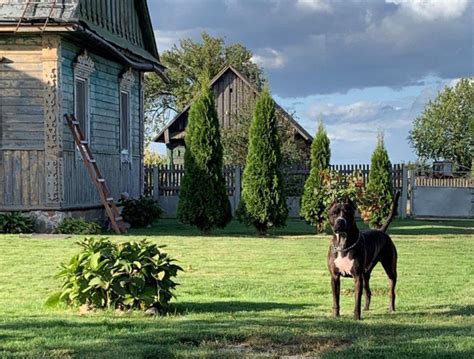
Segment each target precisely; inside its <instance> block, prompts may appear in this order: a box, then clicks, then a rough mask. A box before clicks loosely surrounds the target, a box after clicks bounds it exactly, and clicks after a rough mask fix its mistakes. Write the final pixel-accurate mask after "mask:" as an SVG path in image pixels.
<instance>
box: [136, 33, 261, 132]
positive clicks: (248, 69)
mask: <svg viewBox="0 0 474 359" xmlns="http://www.w3.org/2000/svg"><path fill="white" fill-rule="evenodd" d="M252 57H253V54H252V52H251V51H250V50H248V49H247V48H246V47H245V46H243V45H241V44H230V45H228V44H226V43H225V42H224V39H223V38H219V37H212V36H211V35H209V34H207V33H205V32H204V33H202V35H201V42H195V41H193V40H191V39H183V40H181V41H180V44H179V46H176V45H175V46H173V47H172V48H171V49H170V50H167V51H164V52H163V53H162V54H161V56H160V59H161V62H162V63H163V64H164V65H165V66H166V67H167V76H168V78H169V80H170V81H169V83H165V82H164V81H163V80H161V79H160V78H159V77H158V76H156V75H155V74H150V75H147V76H146V77H145V135H146V136H145V137H146V138H147V139H150V138H151V137H152V136H154V135H156V133H157V132H158V130H159V129H160V128H161V127H162V126H163V124H164V122H165V120H166V119H168V118H170V117H171V116H172V114H173V113H176V112H180V111H181V110H182V109H183V108H184V107H185V106H186V105H188V104H189V103H191V100H192V99H193V98H194V96H195V95H196V94H197V93H198V92H199V90H200V89H201V87H202V82H201V80H200V78H201V76H202V75H203V74H204V73H205V74H208V76H210V77H211V78H212V77H214V76H216V75H217V74H218V73H219V71H220V70H221V69H222V68H224V66H226V65H232V66H234V67H235V68H236V69H237V70H239V71H240V72H242V73H243V74H244V75H245V76H246V77H247V78H248V79H249V80H250V81H251V82H252V83H253V84H254V85H255V86H257V88H260V87H261V86H262V84H263V82H264V79H263V71H262V69H261V68H260V67H259V66H258V65H257V64H255V63H254V62H252Z"/></svg>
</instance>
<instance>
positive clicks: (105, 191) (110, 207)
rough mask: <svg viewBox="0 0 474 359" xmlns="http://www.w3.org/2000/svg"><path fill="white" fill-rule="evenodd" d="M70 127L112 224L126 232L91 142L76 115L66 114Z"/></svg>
mask: <svg viewBox="0 0 474 359" xmlns="http://www.w3.org/2000/svg"><path fill="white" fill-rule="evenodd" d="M64 118H65V119H66V122H67V124H68V125H69V128H70V129H71V132H72V135H73V137H74V142H75V143H76V146H77V148H78V149H79V151H80V153H81V156H82V160H83V162H84V165H85V166H86V169H87V172H89V175H90V177H91V179H92V182H93V183H94V185H95V187H96V188H97V192H99V197H100V201H101V203H102V205H103V206H104V208H105V213H106V214H107V217H108V218H109V220H110V226H111V227H112V229H113V230H114V231H115V233H117V234H121V233H126V232H127V227H126V225H125V222H124V221H123V218H122V216H120V212H119V210H118V208H117V206H116V205H115V202H114V199H113V197H112V196H111V193H110V189H109V187H108V186H107V182H106V181H105V178H104V177H102V174H101V173H100V170H99V167H98V166H97V162H96V160H95V159H94V157H93V155H92V151H91V149H90V147H89V143H88V142H87V141H86V140H85V139H84V135H83V133H82V131H81V128H80V127H79V121H77V120H76V118H75V117H74V115H64Z"/></svg>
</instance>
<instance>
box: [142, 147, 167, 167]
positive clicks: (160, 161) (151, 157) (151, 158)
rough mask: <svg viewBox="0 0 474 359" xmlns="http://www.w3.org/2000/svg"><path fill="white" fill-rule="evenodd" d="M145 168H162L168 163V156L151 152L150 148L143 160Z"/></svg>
mask: <svg viewBox="0 0 474 359" xmlns="http://www.w3.org/2000/svg"><path fill="white" fill-rule="evenodd" d="M143 162H144V164H145V166H161V165H165V164H166V162H167V159H166V156H163V155H160V154H159V153H156V152H153V151H151V150H150V149H149V148H147V149H145V156H144V159H143Z"/></svg>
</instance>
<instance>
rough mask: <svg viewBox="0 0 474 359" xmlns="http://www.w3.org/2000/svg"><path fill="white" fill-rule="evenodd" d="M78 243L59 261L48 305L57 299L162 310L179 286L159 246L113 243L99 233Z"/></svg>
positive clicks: (171, 262) (174, 270)
mask: <svg viewBox="0 0 474 359" xmlns="http://www.w3.org/2000/svg"><path fill="white" fill-rule="evenodd" d="M77 244H78V245H79V246H80V247H81V248H82V249H81V251H80V252H79V253H78V254H76V255H75V256H73V257H72V258H71V260H70V261H69V263H63V264H62V265H61V268H62V269H61V271H60V272H59V273H58V275H57V277H58V278H60V279H62V280H63V284H62V289H61V292H60V294H59V293H58V294H59V295H58V294H55V295H53V296H52V297H51V298H50V300H49V303H50V304H53V303H54V301H55V299H56V298H57V299H58V300H59V301H65V302H66V303H67V304H69V305H88V306H90V307H92V308H112V309H122V310H125V309H142V310H143V309H147V308H149V307H152V306H153V307H155V308H157V309H158V310H160V311H162V312H164V311H166V310H167V308H168V306H169V301H170V300H171V298H173V297H175V296H174V294H173V291H174V290H175V288H176V286H177V285H178V284H177V283H176V282H175V281H174V280H175V279H174V278H175V277H176V276H177V274H178V271H180V270H182V269H181V267H179V266H178V265H176V264H174V262H175V260H174V259H172V258H171V257H169V255H168V254H166V253H165V252H163V251H161V250H160V248H162V247H158V246H157V245H155V244H151V243H149V242H147V241H146V240H142V241H140V242H125V243H113V242H111V241H110V240H107V239H98V238H85V239H84V240H82V241H79V242H77Z"/></svg>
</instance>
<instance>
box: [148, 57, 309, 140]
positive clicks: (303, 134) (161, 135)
mask: <svg viewBox="0 0 474 359" xmlns="http://www.w3.org/2000/svg"><path fill="white" fill-rule="evenodd" d="M228 71H232V72H233V73H234V74H235V75H236V76H237V77H239V78H240V79H241V80H242V81H243V82H244V83H245V84H246V85H247V86H248V87H249V88H250V89H251V90H252V91H253V92H254V93H255V94H259V93H260V90H259V89H257V87H256V86H255V85H254V84H253V83H252V82H250V80H249V79H248V78H246V77H245V76H244V75H243V74H242V73H241V72H240V71H239V70H237V69H236V68H235V67H233V66H232V65H228V66H226V67H224V68H223V69H222V70H221V71H220V72H219V73H218V74H217V75H216V76H215V77H214V78H213V79H212V80H211V82H210V87H211V88H212V87H213V86H214V85H215V84H216V83H217V82H218V81H219V80H220V79H221V78H222V76H224V75H225V74H226V73H227V72H228ZM275 107H276V110H277V111H278V112H279V113H280V114H281V115H282V116H283V117H284V118H285V119H286V120H288V122H289V123H290V124H291V125H292V126H293V127H294V128H295V130H296V131H297V133H298V134H299V135H300V136H301V137H302V138H303V139H304V140H305V141H312V140H313V137H312V136H311V135H310V134H309V133H308V132H307V131H306V130H305V129H304V128H303V127H302V126H301V125H300V124H299V123H298V122H297V121H296V120H295V119H294V118H293V117H292V116H291V115H290V114H289V113H288V112H287V111H285V109H284V108H283V107H281V106H280V105H279V104H278V103H276V102H275ZM190 108H191V104H188V105H187V106H186V107H185V108H184V109H183V110H182V111H181V112H180V113H179V114H177V115H176V116H175V117H174V118H173V119H172V120H171V121H170V122H169V123H168V124H167V125H166V126H165V127H163V129H162V130H161V131H160V132H159V133H158V135H156V137H155V138H154V139H153V142H165V141H164V138H165V132H166V131H167V130H168V129H169V128H170V126H172V125H173V124H174V123H176V122H177V121H179V120H180V119H181V118H182V117H183V116H185V115H186V114H187V112H188V111H189V109H190Z"/></svg>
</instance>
